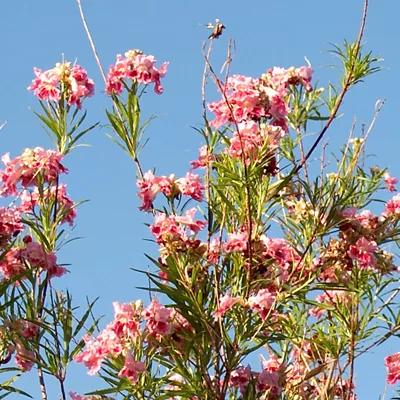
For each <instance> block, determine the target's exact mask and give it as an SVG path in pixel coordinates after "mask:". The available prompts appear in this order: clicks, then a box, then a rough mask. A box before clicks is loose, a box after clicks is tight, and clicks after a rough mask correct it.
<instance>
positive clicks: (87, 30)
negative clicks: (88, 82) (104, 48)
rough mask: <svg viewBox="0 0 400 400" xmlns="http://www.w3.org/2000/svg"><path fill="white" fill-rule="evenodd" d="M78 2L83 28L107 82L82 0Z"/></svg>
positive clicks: (77, 0) (102, 75)
mask: <svg viewBox="0 0 400 400" xmlns="http://www.w3.org/2000/svg"><path fill="white" fill-rule="evenodd" d="M76 3H77V4H78V9H79V14H80V16H81V20H82V24H83V28H84V29H85V32H86V36H87V38H88V39H89V43H90V47H91V48H92V52H93V55H94V58H95V60H96V63H97V66H98V67H99V70H100V73H101V77H102V78H103V81H104V83H105V82H106V74H105V73H104V69H103V66H102V65H101V62H100V57H99V54H98V52H97V49H96V46H95V44H94V41H93V37H92V35H91V33H90V29H89V26H88V24H87V22H86V18H85V14H84V13H83V9H82V4H81V0H76Z"/></svg>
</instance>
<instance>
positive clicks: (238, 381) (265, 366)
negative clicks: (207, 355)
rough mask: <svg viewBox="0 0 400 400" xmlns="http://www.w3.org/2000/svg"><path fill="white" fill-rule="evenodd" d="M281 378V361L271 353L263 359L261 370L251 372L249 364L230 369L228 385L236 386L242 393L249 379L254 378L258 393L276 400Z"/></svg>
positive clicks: (280, 389) (279, 390)
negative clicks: (266, 358) (267, 357)
mask: <svg viewBox="0 0 400 400" xmlns="http://www.w3.org/2000/svg"><path fill="white" fill-rule="evenodd" d="M282 378H283V368H282V362H281V361H280V360H278V359H277V357H276V356H274V355H272V356H271V357H270V358H269V359H268V360H267V361H266V360H264V361H263V363H262V371H261V372H253V371H251V369H250V367H249V366H247V367H239V368H237V369H236V370H234V371H232V373H231V376H230V379H229V386H231V387H235V388H238V389H239V390H240V392H241V393H242V394H244V393H245V391H246V388H247V385H248V384H249V382H250V380H252V379H254V380H255V383H256V390H257V392H258V393H264V394H265V395H267V397H265V398H266V399H270V400H277V399H278V398H279V395H280V394H281V393H282V382H281V381H282V380H283V379H282ZM263 398H264V397H263Z"/></svg>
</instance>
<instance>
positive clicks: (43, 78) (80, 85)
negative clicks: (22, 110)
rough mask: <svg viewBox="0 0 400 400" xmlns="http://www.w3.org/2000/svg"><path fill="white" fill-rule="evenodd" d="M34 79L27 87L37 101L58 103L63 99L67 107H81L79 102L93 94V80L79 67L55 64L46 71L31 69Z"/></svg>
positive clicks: (69, 64)
mask: <svg viewBox="0 0 400 400" xmlns="http://www.w3.org/2000/svg"><path fill="white" fill-rule="evenodd" d="M33 71H34V73H35V76H36V77H35V79H34V80H33V81H32V84H31V85H30V86H29V87H28V90H32V91H33V93H34V95H35V96H36V97H37V98H38V99H39V100H47V101H59V100H60V99H61V97H62V96H64V97H65V99H66V100H67V102H68V104H69V105H73V104H75V105H76V106H77V107H78V108H80V107H81V101H82V99H83V98H85V97H89V96H92V95H93V93H94V83H93V80H92V79H90V78H89V77H88V76H87V73H86V71H85V70H84V69H83V68H82V67H81V66H80V65H72V66H71V63H69V62H64V63H57V64H56V66H55V67H54V68H52V69H49V70H47V71H42V70H40V69H38V68H34V69H33Z"/></svg>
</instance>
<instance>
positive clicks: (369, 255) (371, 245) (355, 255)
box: [347, 237, 378, 269]
mask: <svg viewBox="0 0 400 400" xmlns="http://www.w3.org/2000/svg"><path fill="white" fill-rule="evenodd" d="M377 249H378V246H377V244H376V242H374V241H373V240H368V239H366V238H365V237H361V238H360V239H358V240H357V242H356V243H355V244H354V245H351V246H350V247H349V250H348V252H347V254H348V255H349V257H350V258H351V259H353V260H355V261H357V262H358V265H359V266H360V268H361V269H370V268H374V267H375V264H376V257H375V255H374V253H375V251H376V250H377Z"/></svg>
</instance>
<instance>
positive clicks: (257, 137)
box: [227, 121, 286, 162]
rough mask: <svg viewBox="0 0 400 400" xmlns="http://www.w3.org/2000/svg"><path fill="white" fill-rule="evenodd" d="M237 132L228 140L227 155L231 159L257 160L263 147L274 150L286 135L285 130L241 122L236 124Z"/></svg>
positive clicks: (253, 122)
mask: <svg viewBox="0 0 400 400" xmlns="http://www.w3.org/2000/svg"><path fill="white" fill-rule="evenodd" d="M238 128H239V130H238V131H235V132H234V134H233V136H232V138H231V139H230V146H229V148H228V149H227V153H228V154H229V155H230V156H231V157H233V158H238V159H241V158H242V156H244V159H245V160H246V161H247V162H249V161H250V160H255V159H257V156H258V152H259V151H260V149H261V148H262V147H263V146H264V145H266V144H267V145H268V149H269V150H270V151H271V150H275V149H276V148H277V146H278V144H279V141H280V139H281V138H283V137H284V136H285V135H286V132H285V130H283V129H282V128H281V127H280V126H273V125H262V126H260V124H259V123H258V122H255V121H243V122H240V123H239V124H238Z"/></svg>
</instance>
